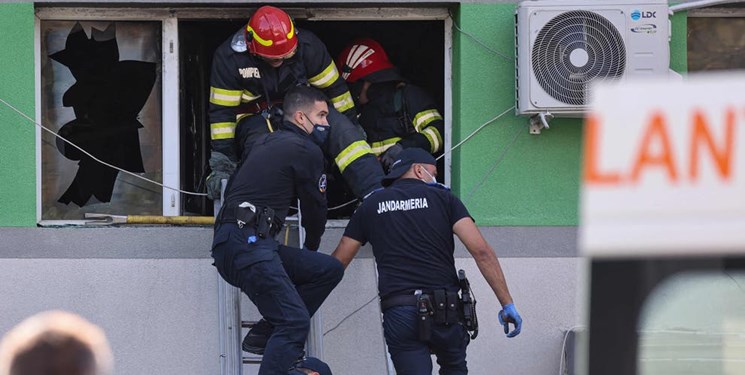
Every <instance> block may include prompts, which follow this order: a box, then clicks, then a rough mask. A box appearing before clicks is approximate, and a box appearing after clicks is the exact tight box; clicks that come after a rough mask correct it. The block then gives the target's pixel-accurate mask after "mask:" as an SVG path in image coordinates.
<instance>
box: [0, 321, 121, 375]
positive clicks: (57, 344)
mask: <svg viewBox="0 0 745 375" xmlns="http://www.w3.org/2000/svg"><path fill="white" fill-rule="evenodd" d="M112 370H113V359H112V355H111V349H110V347H109V343H108V341H107V340H106V336H105V334H104V332H103V331H102V330H101V329H100V328H99V327H98V326H96V325H94V324H92V323H90V322H88V321H87V320H85V319H83V318H82V317H80V316H78V315H75V314H72V313H69V312H64V311H47V312H42V313H39V314H36V315H34V316H31V317H30V318H27V319H26V320H24V321H23V322H21V323H19V324H18V325H17V326H15V327H14V328H13V329H12V330H10V331H9V332H8V333H7V334H6V335H5V337H4V338H3V340H2V342H0V375H108V374H111V372H112Z"/></svg>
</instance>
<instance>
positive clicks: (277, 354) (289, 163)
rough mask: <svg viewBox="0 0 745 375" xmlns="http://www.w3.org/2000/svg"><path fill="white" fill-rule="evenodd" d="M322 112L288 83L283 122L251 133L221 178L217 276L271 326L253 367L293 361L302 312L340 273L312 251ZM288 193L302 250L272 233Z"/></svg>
mask: <svg viewBox="0 0 745 375" xmlns="http://www.w3.org/2000/svg"><path fill="white" fill-rule="evenodd" d="M327 114H328V105H327V103H326V98H325V96H324V95H323V94H322V93H321V92H320V91H318V90H316V89H314V88H310V87H305V86H298V87H295V88H294V89H292V90H290V92H288V94H287V96H286V97H285V114H284V120H285V121H284V123H283V124H282V125H281V126H280V128H279V129H278V130H277V131H275V132H273V133H269V134H266V135H263V136H260V137H258V138H257V140H256V142H255V144H254V146H253V150H252V151H251V153H250V154H249V155H248V157H247V158H246V159H245V160H244V162H243V163H242V165H241V167H240V168H239V169H238V171H237V172H236V174H235V176H234V177H233V178H231V179H230V181H229V183H228V186H227V188H226V192H225V200H224V204H223V207H222V209H221V211H220V213H219V215H218V219H217V223H216V225H215V235H214V241H213V244H212V256H213V258H214V259H215V263H214V265H215V267H217V270H218V272H219V273H220V276H222V277H223V278H224V279H225V281H227V282H228V283H230V284H231V285H234V286H236V287H238V288H240V289H241V290H242V291H243V292H244V293H246V294H247V295H248V297H249V298H250V299H251V301H252V302H253V303H254V304H255V305H256V307H257V308H258V310H259V312H260V313H261V315H262V316H263V317H264V319H265V321H266V322H268V323H269V324H270V325H271V326H272V327H273V331H272V333H271V337H270V338H269V340H268V342H267V343H266V349H265V351H264V357H263V360H262V363H261V368H260V370H259V374H285V373H288V371H289V369H290V368H292V367H293V365H295V364H298V365H299V364H300V363H299V362H297V361H298V360H300V359H302V353H303V347H304V343H305V340H306V337H307V335H308V330H309V327H310V316H312V315H313V313H315V312H316V310H318V308H319V307H320V306H321V303H323V301H324V300H325V299H326V297H327V296H328V294H329V293H330V292H331V290H332V289H333V288H334V287H335V286H336V285H337V284H338V283H339V281H340V280H341V278H342V276H343V272H344V270H343V267H342V265H341V263H339V261H338V260H336V259H335V258H333V257H331V256H328V255H326V254H322V253H319V252H317V250H318V246H319V244H320V242H321V235H322V234H323V232H324V228H325V224H326V197H325V190H326V175H325V174H324V170H323V163H324V160H323V154H322V152H321V150H320V148H319V147H318V144H320V143H323V142H324V141H325V137H326V136H327V135H328V131H329V126H328V122H327V120H326V116H327ZM295 194H297V196H298V197H299V199H300V209H301V212H302V217H303V222H302V225H303V227H304V228H305V231H306V237H305V244H304V246H303V248H302V249H297V248H292V247H287V246H282V245H280V244H279V243H278V242H277V240H276V239H275V236H276V235H277V233H278V232H279V229H280V228H281V227H282V225H283V222H284V218H285V217H286V215H287V212H288V210H289V204H290V202H291V200H292V199H293V197H294V196H295ZM293 371H294V370H293Z"/></svg>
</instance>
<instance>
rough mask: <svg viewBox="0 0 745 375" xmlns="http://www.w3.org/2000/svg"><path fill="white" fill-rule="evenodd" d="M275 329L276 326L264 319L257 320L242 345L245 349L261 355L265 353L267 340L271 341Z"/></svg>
mask: <svg viewBox="0 0 745 375" xmlns="http://www.w3.org/2000/svg"><path fill="white" fill-rule="evenodd" d="M273 330H274V327H272V325H271V324H269V322H267V321H266V320H264V319H261V320H259V321H258V322H256V324H254V326H253V327H251V329H250V330H249V331H248V333H247V334H246V337H244V338H243V344H242V345H241V347H242V348H243V351H244V352H249V353H253V354H259V355H261V354H264V348H266V342H267V341H269V337H270V336H271V335H272V331H273Z"/></svg>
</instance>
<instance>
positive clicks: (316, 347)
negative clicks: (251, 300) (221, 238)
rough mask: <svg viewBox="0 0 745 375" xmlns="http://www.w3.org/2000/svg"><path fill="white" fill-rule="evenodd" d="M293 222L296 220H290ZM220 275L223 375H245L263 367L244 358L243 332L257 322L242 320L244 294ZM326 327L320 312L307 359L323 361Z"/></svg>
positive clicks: (217, 204) (218, 204) (255, 359)
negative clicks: (251, 367) (254, 367)
mask: <svg viewBox="0 0 745 375" xmlns="http://www.w3.org/2000/svg"><path fill="white" fill-rule="evenodd" d="M226 184H227V180H222V193H221V199H219V200H215V201H214V211H215V215H217V214H218V213H219V212H220V207H222V198H223V197H224V195H225V185H226ZM289 219H290V218H288V220H287V221H288V222H289V221H293V220H289ZM300 220H301V219H300V214H299V213H298V219H297V222H298V240H299V242H298V243H301V244H302V243H303V241H304V239H305V231H304V230H303V228H302V226H301V225H300ZM215 274H216V276H217V304H218V314H219V340H220V375H243V369H244V365H260V364H261V358H262V357H261V356H258V355H247V356H244V355H243V350H242V349H241V343H242V341H243V329H244V328H245V329H250V328H251V327H253V325H254V324H256V322H255V321H245V320H242V317H241V291H240V289H238V288H236V287H234V286H232V285H230V284H228V283H227V282H226V281H225V280H223V279H222V277H220V275H219V274H218V273H215ZM322 329H323V324H322V320H321V312H320V311H317V312H316V313H315V314H314V315H313V317H312V318H311V320H310V331H309V332H308V340H307V341H306V344H305V347H306V353H307V355H308V356H312V357H316V358H321V357H322V353H323V334H322Z"/></svg>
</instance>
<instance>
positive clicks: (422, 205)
mask: <svg viewBox="0 0 745 375" xmlns="http://www.w3.org/2000/svg"><path fill="white" fill-rule="evenodd" d="M436 173H437V169H436V167H435V159H434V157H433V156H432V155H431V154H430V153H428V152H426V151H424V150H422V149H420V148H407V149H405V150H403V151H402V152H401V153H400V154H399V158H398V159H397V160H396V161H394V163H393V168H392V169H391V172H390V173H389V174H388V175H387V176H386V177H385V179H384V180H383V185H385V186H388V185H389V186H388V187H387V188H385V189H381V190H379V191H376V192H375V193H373V194H372V195H370V196H369V197H367V198H366V199H365V200H364V201H363V202H362V205H361V206H360V207H359V208H358V209H357V211H356V212H355V213H354V215H353V216H352V218H351V220H350V221H349V225H348V226H347V228H346V230H345V232H344V236H343V237H342V239H341V242H340V243H339V246H338V247H337V248H336V250H335V251H334V253H333V254H332V255H333V256H335V257H337V258H338V259H339V260H340V261H341V262H342V264H344V265H345V267H346V266H347V265H348V264H349V263H350V262H351V261H352V258H353V257H354V256H355V254H356V253H357V251H358V250H359V248H360V246H362V245H363V244H365V243H366V242H370V243H371V244H372V248H373V255H374V256H375V260H376V261H377V265H378V275H379V276H378V290H379V293H380V299H381V310H382V311H383V315H384V316H383V331H384V334H385V339H386V343H387V345H388V350H389V352H390V355H391V359H392V360H393V364H394V366H395V367H396V372H397V373H399V374H407V375H411V374H422V375H424V374H426V375H430V374H432V362H431V359H430V355H431V353H434V354H435V355H436V356H437V363H438V364H439V365H440V374H466V373H467V372H468V370H467V368H466V346H467V345H468V343H469V341H470V339H469V336H468V333H467V330H466V328H465V325H464V324H463V323H464V317H465V312H464V311H462V308H460V307H458V306H459V305H460V304H461V302H459V301H460V300H461V298H460V297H461V296H459V295H458V291H459V289H461V294H462V293H463V289H462V288H461V287H460V283H459V278H458V274H457V273H456V271H455V260H454V257H453V251H454V240H453V234H455V235H457V236H458V238H460V240H461V241H462V242H463V244H464V245H465V246H466V248H467V249H468V251H469V252H470V253H471V254H472V255H473V257H474V259H475V260H476V264H477V265H478V267H479V270H481V273H482V274H483V275H484V277H485V278H486V281H487V283H488V284H489V286H491V288H492V289H493V291H494V293H495V295H496V296H497V298H498V299H499V302H501V304H502V308H503V310H502V311H500V312H499V315H498V317H499V319H500V323H502V324H503V325H504V328H505V333H508V324H509V323H512V324H514V330H513V331H512V332H509V333H508V335H507V336H508V337H514V336H516V335H517V334H519V333H520V329H521V327H522V319H521V318H520V315H519V314H518V313H517V310H516V309H515V305H514V304H513V303H512V297H511V295H510V292H509V290H508V289H507V283H506V281H505V278H504V274H503V273H502V269H501V267H500V265H499V261H498V259H497V257H496V256H495V255H494V251H493V250H492V248H491V247H490V246H489V245H488V244H487V243H486V241H485V240H484V238H483V237H482V236H481V233H480V232H479V229H478V227H476V225H475V223H474V221H473V219H472V218H471V216H470V215H469V213H468V210H467V209H466V207H465V206H464V205H463V203H462V202H461V201H460V200H459V199H458V198H457V197H455V196H454V195H453V194H452V193H451V192H450V191H449V189H447V188H446V187H444V186H443V185H440V184H437V182H436V181H435V175H436ZM472 337H475V336H473V335H472Z"/></svg>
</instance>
